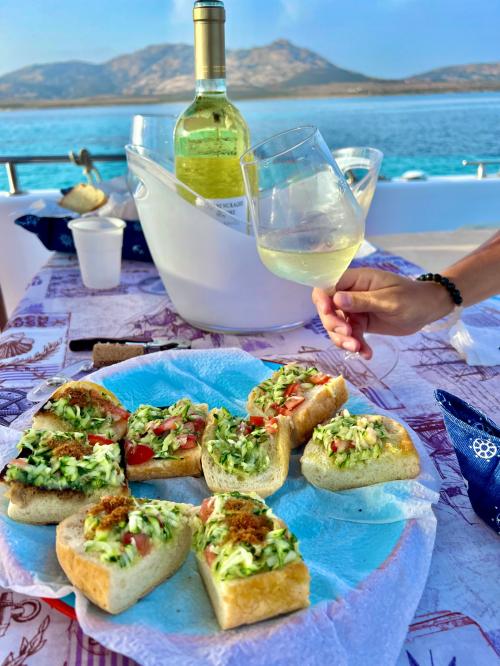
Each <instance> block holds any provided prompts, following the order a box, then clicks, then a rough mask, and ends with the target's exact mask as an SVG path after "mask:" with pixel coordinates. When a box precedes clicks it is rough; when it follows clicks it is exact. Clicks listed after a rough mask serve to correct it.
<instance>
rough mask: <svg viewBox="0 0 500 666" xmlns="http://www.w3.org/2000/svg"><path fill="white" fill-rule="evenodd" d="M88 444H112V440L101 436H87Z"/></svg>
mask: <svg viewBox="0 0 500 666" xmlns="http://www.w3.org/2000/svg"><path fill="white" fill-rule="evenodd" d="M88 438H89V442H90V444H114V442H113V440H112V439H109V438H108V437H103V435H88Z"/></svg>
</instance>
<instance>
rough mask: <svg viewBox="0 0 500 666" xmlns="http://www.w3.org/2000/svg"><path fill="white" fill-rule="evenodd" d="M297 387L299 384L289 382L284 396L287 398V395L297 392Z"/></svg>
mask: <svg viewBox="0 0 500 666" xmlns="http://www.w3.org/2000/svg"><path fill="white" fill-rule="evenodd" d="M298 388H299V384H290V386H289V387H288V388H287V390H286V391H285V397H286V398H288V397H289V396H291V395H293V394H294V393H297V390H298Z"/></svg>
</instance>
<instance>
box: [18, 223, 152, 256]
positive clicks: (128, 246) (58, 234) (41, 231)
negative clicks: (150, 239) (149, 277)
mask: <svg viewBox="0 0 500 666" xmlns="http://www.w3.org/2000/svg"><path fill="white" fill-rule="evenodd" d="M73 219H74V217H72V216H67V217H40V216H38V215H23V216H22V217H18V218H17V220H15V223H16V224H17V225H19V226H20V227H22V228H23V229H26V230H27V231H31V232H32V233H34V234H36V235H37V236H38V238H39V239H40V241H41V243H42V244H43V245H44V246H45V247H46V248H47V250H52V251H54V252H65V253H70V254H75V246H74V244H73V237H72V235H71V231H70V230H69V229H68V222H70V221H71V220H73ZM122 257H123V259H135V260H137V261H153V259H152V257H151V254H150V252H149V249H148V246H147V243H146V239H145V238H144V233H143V231H142V227H141V223H140V222H138V221H135V220H134V221H129V222H127V226H126V227H125V230H124V233H123V251H122Z"/></svg>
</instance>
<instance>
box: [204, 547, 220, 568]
mask: <svg viewBox="0 0 500 666" xmlns="http://www.w3.org/2000/svg"><path fill="white" fill-rule="evenodd" d="M216 558H217V555H216V554H215V553H214V552H213V550H212V549H211V548H210V546H207V547H206V548H205V559H206V561H207V564H208V566H209V567H211V566H212V564H213V562H214V560H215V559H216Z"/></svg>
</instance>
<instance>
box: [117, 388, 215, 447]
mask: <svg viewBox="0 0 500 666" xmlns="http://www.w3.org/2000/svg"><path fill="white" fill-rule="evenodd" d="M206 418H207V416H206V412H205V411H204V409H203V408H202V406H201V405H195V404H193V403H192V402H191V401H190V400H188V399H187V398H182V399H181V400H178V401H177V402H176V403H175V404H173V405H171V406H170V407H153V406H151V405H140V407H139V408H138V409H137V410H136V411H135V412H134V413H133V414H132V415H131V417H130V419H129V425H128V434H127V437H128V440H129V441H130V442H131V443H132V444H142V445H145V446H149V448H151V449H153V451H154V458H162V459H172V458H174V459H175V458H178V455H177V454H178V449H179V448H189V446H190V444H192V445H193V447H194V446H197V445H199V442H200V439H201V435H202V433H203V430H204V428H205V423H206Z"/></svg>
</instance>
